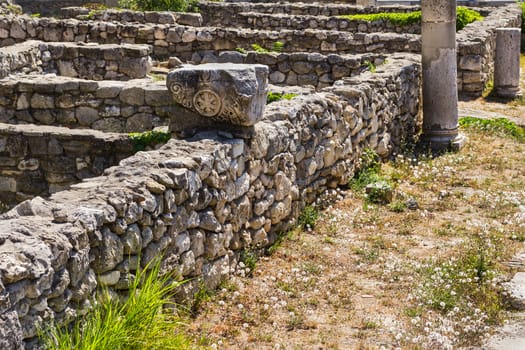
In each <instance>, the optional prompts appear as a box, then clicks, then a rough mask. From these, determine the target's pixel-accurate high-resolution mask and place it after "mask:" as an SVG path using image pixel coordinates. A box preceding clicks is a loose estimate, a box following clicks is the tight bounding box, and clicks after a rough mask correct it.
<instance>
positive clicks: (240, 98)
mask: <svg viewBox="0 0 525 350" xmlns="http://www.w3.org/2000/svg"><path fill="white" fill-rule="evenodd" d="M166 85H167V86H168V89H169V90H170V91H171V93H172V95H173V98H174V100H175V102H177V103H179V104H181V105H182V106H184V107H185V108H187V109H189V110H192V111H195V112H196V113H198V114H199V115H200V116H203V117H206V118H211V119H213V120H216V121H219V122H225V123H229V124H233V125H239V126H252V125H254V124H255V123H256V122H258V121H259V120H260V119H261V118H262V116H263V112H264V108H265V105H266V93H267V87H268V67H266V66H263V65H245V64H228V63H211V64H202V65H199V66H184V67H182V68H179V69H176V70H174V71H172V72H170V73H169V74H168V78H167V81H166Z"/></svg>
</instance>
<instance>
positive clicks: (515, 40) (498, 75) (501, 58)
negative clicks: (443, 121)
mask: <svg viewBox="0 0 525 350" xmlns="http://www.w3.org/2000/svg"><path fill="white" fill-rule="evenodd" d="M520 38H521V30H520V28H496V57H495V59H494V93H495V94H496V95H497V96H499V97H503V98H509V99H513V98H517V97H520V96H522V94H521V91H520Z"/></svg>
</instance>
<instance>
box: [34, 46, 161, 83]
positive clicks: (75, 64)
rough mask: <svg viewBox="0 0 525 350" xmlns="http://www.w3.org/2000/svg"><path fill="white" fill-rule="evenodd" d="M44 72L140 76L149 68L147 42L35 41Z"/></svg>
mask: <svg viewBox="0 0 525 350" xmlns="http://www.w3.org/2000/svg"><path fill="white" fill-rule="evenodd" d="M39 47H40V50H41V51H42V69H43V71H44V72H46V73H57V74H58V75H61V76H67V77H78V78H81V79H87V80H129V79H139V78H144V77H146V75H147V74H148V73H149V72H150V70H151V59H150V57H149V54H150V48H149V46H147V45H129V44H122V45H117V44H106V45H98V44H95V43H92V44H83V43H39Z"/></svg>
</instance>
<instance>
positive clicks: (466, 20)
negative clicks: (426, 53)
mask: <svg viewBox="0 0 525 350" xmlns="http://www.w3.org/2000/svg"><path fill="white" fill-rule="evenodd" d="M456 12H457V20H456V30H457V31H458V30H461V29H463V28H465V26H466V25H467V24H470V23H472V22H474V21H479V20H482V19H483V16H481V14H480V13H479V12H477V11H474V10H471V9H469V8H466V7H463V6H458V7H457V8H456ZM340 17H341V18H346V19H349V20H361V21H367V22H375V21H388V22H390V23H392V24H393V25H397V26H405V25H411V24H416V23H421V11H413V12H378V13H370V14H357V15H344V16H340Z"/></svg>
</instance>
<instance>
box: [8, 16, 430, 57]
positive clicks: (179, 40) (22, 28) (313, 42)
mask: <svg viewBox="0 0 525 350" xmlns="http://www.w3.org/2000/svg"><path fill="white" fill-rule="evenodd" d="M2 28H4V29H5V31H4V32H3V33H4V34H5V35H4V36H2V30H1V29H2ZM13 33H16V35H14V34H13ZM27 39H38V40H43V41H65V42H70V41H89V42H98V43H103V44H107V43H128V44H149V45H152V46H153V55H154V56H157V57H167V56H170V55H177V56H179V57H181V58H183V59H190V58H191V55H192V53H193V52H195V51H203V50H214V51H226V50H234V49H235V48H238V47H241V48H245V49H249V48H250V47H251V45H252V44H255V43H257V44H259V45H261V46H263V47H272V45H273V43H275V42H276V41H281V42H282V43H284V47H283V51H284V52H308V51H310V52H319V53H324V54H329V53H335V52H337V53H364V52H381V53H389V52H418V51H419V49H420V46H421V45H420V43H419V36H417V35H414V34H396V33H349V32H339V31H325V30H315V29H311V30H305V31H295V30H280V31H260V30H247V29H234V28H219V27H202V28H197V27H187V26H180V25H146V24H132V23H128V24H122V23H107V22H96V21H78V20H74V19H71V20H58V19H54V18H32V17H27V16H16V17H14V16H7V17H4V18H0V46H5V45H11V44H13V43H15V42H20V41H24V40H27Z"/></svg>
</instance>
